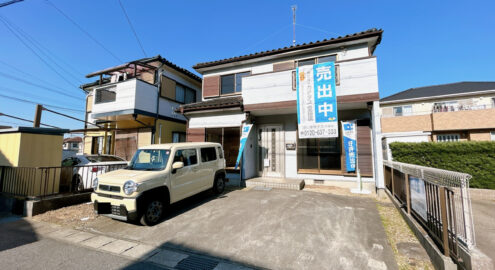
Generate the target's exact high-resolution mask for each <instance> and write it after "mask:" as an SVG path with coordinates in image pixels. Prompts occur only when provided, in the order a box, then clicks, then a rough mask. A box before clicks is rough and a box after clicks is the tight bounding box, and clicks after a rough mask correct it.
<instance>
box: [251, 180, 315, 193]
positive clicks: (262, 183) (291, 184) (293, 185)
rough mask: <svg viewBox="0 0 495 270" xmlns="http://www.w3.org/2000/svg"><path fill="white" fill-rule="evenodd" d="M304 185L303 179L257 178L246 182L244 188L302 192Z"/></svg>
mask: <svg viewBox="0 0 495 270" xmlns="http://www.w3.org/2000/svg"><path fill="white" fill-rule="evenodd" d="M304 185H305V183H304V180H303V179H285V178H267V177H257V178H251V179H248V180H246V187H264V188H278V189H291V190H302V189H303V188H304Z"/></svg>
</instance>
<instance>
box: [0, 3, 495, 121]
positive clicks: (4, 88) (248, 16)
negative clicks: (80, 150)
mask: <svg viewBox="0 0 495 270" xmlns="http://www.w3.org/2000/svg"><path fill="white" fill-rule="evenodd" d="M6 1H7V0H0V2H6ZM121 1H122V4H123V5H124V7H125V8H126V10H127V13H128V15H129V17H130V19H131V21H132V23H133V25H134V28H135V29H136V31H137V34H138V35H139V37H140V39H141V42H142V44H143V46H144V49H145V52H146V54H147V56H154V55H157V54H161V55H162V56H164V57H166V58H167V59H169V60H170V61H172V62H174V63H176V64H178V65H180V66H182V67H185V68H188V69H190V70H192V68H191V66H192V65H194V64H195V63H198V62H204V61H210V60H217V59H223V58H228V57H232V56H238V55H243V54H247V53H252V52H257V51H261V50H268V49H275V48H279V47H284V46H289V45H290V44H291V42H292V27H291V25H292V15H291V9H290V6H291V5H294V4H296V5H297V6H298V9H297V23H298V25H297V27H296V33H297V34H296V35H297V36H296V39H297V43H303V42H309V41H316V40H321V39H324V38H329V37H336V36H339V35H345V34H349V33H354V32H359V31H362V30H366V29H369V28H382V29H383V30H384V31H385V32H384V34H383V40H382V43H381V44H380V45H379V46H378V48H377V50H376V51H375V55H376V56H377V57H378V58H377V59H378V78H379V88H380V96H381V97H385V96H388V95H390V94H393V93H396V92H398V91H402V90H405V89H408V88H411V87H418V86H424V85H432V84H442V83H450V82H457V81H495V72H494V71H495V69H494V68H493V66H492V63H494V62H495V49H494V44H495V20H494V19H493V10H495V1H407V2H406V1H378V0H377V1H242V2H241V1H158V0H155V1H151V0H144V1H131V0H121ZM50 2H51V3H53V4H54V5H55V6H56V7H58V8H59V9H60V10H62V11H63V12H64V13H65V14H67V15H68V16H69V17H70V18H71V19H72V20H74V21H75V22H76V23H77V24H78V25H80V26H81V27H82V28H83V29H84V30H85V31H87V32H89V33H90V34H91V35H92V36H93V37H94V38H96V39H97V40H98V41H99V42H100V43H101V44H103V46H104V47H105V48H107V49H108V50H110V51H111V52H112V53H113V54H114V55H115V56H117V58H119V59H120V61H119V60H117V59H115V57H114V56H112V55H111V54H110V53H108V52H107V51H105V50H104V49H102V48H101V47H100V46H99V45H98V44H96V43H95V42H94V41H92V40H91V39H90V38H89V37H87V36H86V35H85V34H84V33H83V32H81V31H80V30H79V29H78V28H77V27H76V26H74V25H73V24H72V23H71V22H70V21H69V20H67V19H66V18H65V17H63V15H61V14H60V13H59V12H58V11H57V10H56V9H55V8H54V7H53V6H51V5H50ZM50 2H47V1H45V0H25V1H24V2H20V3H17V4H13V5H10V6H7V7H3V8H0V15H1V16H3V17H4V18H6V19H7V20H8V21H9V22H10V23H12V24H13V25H14V27H17V28H19V29H22V31H23V32H24V33H26V34H27V36H28V37H30V38H32V39H34V40H35V41H36V42H37V44H39V45H38V46H40V45H41V46H42V47H43V48H46V49H48V51H49V52H46V51H45V53H46V54H48V55H50V56H51V58H47V57H46V56H44V54H42V53H39V54H40V55H41V56H43V59H45V61H47V62H48V63H49V64H50V65H51V66H52V68H53V69H55V70H57V72H58V73H60V74H62V77H63V78H62V77H60V76H59V75H58V74H57V73H56V72H54V71H53V70H52V69H50V68H49V67H47V66H46V65H45V63H43V62H42V61H41V60H40V59H39V58H38V57H37V56H36V55H35V54H33V53H32V52H31V51H30V50H29V49H28V48H27V47H25V46H24V45H23V43H21V42H20V41H19V40H18V39H17V38H16V37H15V36H14V35H13V34H12V33H11V32H10V31H9V30H8V29H7V28H6V26H5V25H4V24H3V23H1V22H0V95H10V96H15V97H18V98H23V99H29V100H35V101H39V102H41V103H46V104H52V105H57V106H62V107H68V108H71V109H73V110H84V104H85V99H84V97H85V96H84V94H83V93H82V91H81V90H80V89H78V88H77V86H78V85H80V84H81V83H83V82H88V81H89V80H87V79H85V77H84V75H85V74H88V73H90V72H93V71H96V70H99V69H103V68H106V67H110V66H114V65H117V64H120V63H122V62H126V61H129V60H133V59H138V58H142V57H144V55H143V52H142V51H141V49H140V47H139V45H138V43H137V42H136V40H135V38H134V36H133V34H132V32H131V30H130V28H129V25H128V24H127V21H126V19H125V17H124V14H123V13H122V10H121V8H120V6H119V2H118V1H117V0H107V1H69V0H66V1H63V0H50ZM50 59H55V60H54V62H51V60H50ZM4 63H7V64H8V65H10V66H8V65H5V64H4ZM55 63H56V64H55ZM11 66H13V67H15V68H17V69H20V70H21V71H24V72H25V73H28V74H29V75H27V74H23V73H21V72H19V71H17V70H16V69H13V68H12V67H11ZM60 67H62V69H61V68H60ZM5 74H6V75H5ZM8 76H10V77H8ZM12 77H14V79H12ZM38 78H41V79H42V80H43V81H40V80H38ZM19 79H23V80H27V81H28V82H33V83H36V84H39V85H42V86H45V88H39V87H35V86H33V85H30V84H26V83H24V82H22V81H19ZM46 88H50V89H52V90H55V91H49V90H47V89H46ZM60 93H65V95H62V94H60ZM69 96H71V97H69ZM34 106H35V105H33V104H26V103H21V102H18V101H13V100H8V99H5V98H3V97H1V96H0V112H2V113H7V114H13V115H16V116H20V117H24V118H28V119H32V118H33V116H34ZM64 112H65V113H67V114H70V115H73V116H76V117H79V118H84V113H82V112H78V111H67V110H66V111H64ZM7 122H10V123H22V122H19V121H17V120H11V119H8V118H5V117H0V125H12V124H9V123H7ZM42 122H44V123H47V124H52V125H55V126H60V127H64V128H71V129H75V128H82V127H83V124H82V123H79V122H76V121H73V120H69V119H65V118H62V117H59V116H55V115H52V114H50V113H47V112H45V113H44V115H43V118H42ZM24 125H28V126H29V125H30V124H29V123H26V124H24Z"/></svg>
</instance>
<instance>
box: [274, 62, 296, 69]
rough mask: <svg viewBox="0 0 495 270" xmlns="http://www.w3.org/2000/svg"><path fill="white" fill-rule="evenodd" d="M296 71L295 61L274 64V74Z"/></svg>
mask: <svg viewBox="0 0 495 270" xmlns="http://www.w3.org/2000/svg"><path fill="white" fill-rule="evenodd" d="M291 69H294V61H287V62H281V63H275V64H273V72H277V71H284V70H291Z"/></svg>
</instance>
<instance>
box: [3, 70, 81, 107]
mask: <svg viewBox="0 0 495 270" xmlns="http://www.w3.org/2000/svg"><path fill="white" fill-rule="evenodd" d="M0 76H3V77H7V78H9V79H11V80H15V81H18V82H23V83H25V84H29V85H31V86H35V87H38V88H42V89H45V90H48V91H50V92H54V93H58V94H60V95H64V96H66V97H70V98H73V99H76V100H79V101H80V100H81V98H80V97H76V96H74V95H71V94H67V93H65V92H63V91H61V90H57V89H53V88H50V87H46V86H44V85H41V84H37V83H33V82H30V81H28V80H24V79H22V78H19V77H16V76H13V75H10V74H7V73H3V72H0Z"/></svg>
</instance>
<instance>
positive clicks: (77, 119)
mask: <svg viewBox="0 0 495 270" xmlns="http://www.w3.org/2000/svg"><path fill="white" fill-rule="evenodd" d="M43 110H44V111H47V112H51V113H54V114H58V115H60V116H64V117H67V118H70V119H72V120H76V121H79V122H83V123H85V124H90V125H93V126H97V127H101V126H99V125H97V124H94V123H91V122H88V121H84V120H82V119H79V118H76V117H74V116H70V115H67V114H63V113H60V112H57V111H53V110H50V109H47V108H44V107H43Z"/></svg>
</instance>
